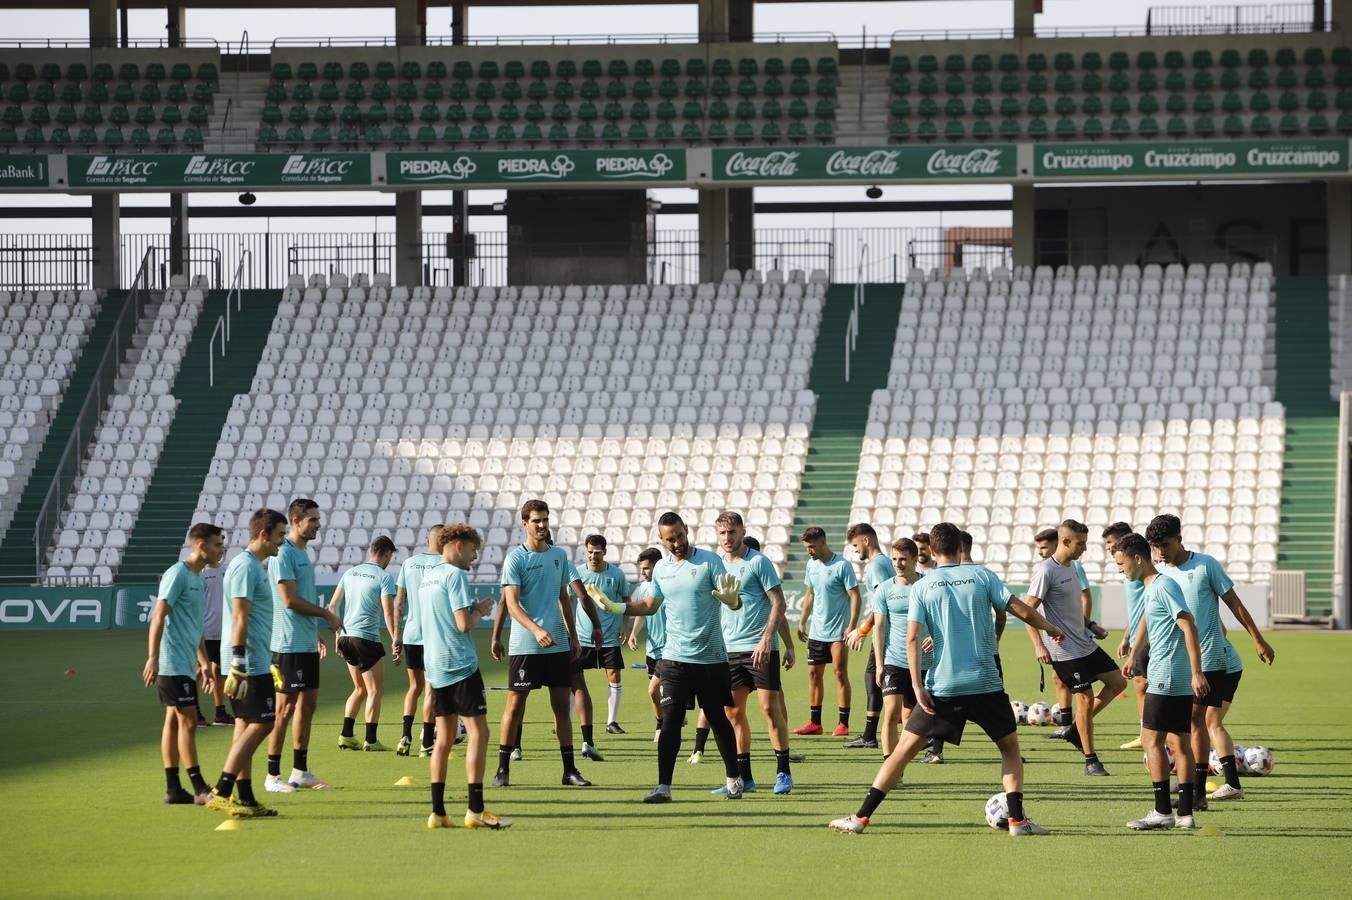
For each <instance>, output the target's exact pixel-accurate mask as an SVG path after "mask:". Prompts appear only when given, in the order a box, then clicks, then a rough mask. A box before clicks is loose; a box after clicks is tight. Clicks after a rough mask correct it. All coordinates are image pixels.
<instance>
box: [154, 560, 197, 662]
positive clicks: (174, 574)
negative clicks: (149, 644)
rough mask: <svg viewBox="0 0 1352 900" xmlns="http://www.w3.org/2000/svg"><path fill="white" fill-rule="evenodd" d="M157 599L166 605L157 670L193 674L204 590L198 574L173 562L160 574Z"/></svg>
mask: <svg viewBox="0 0 1352 900" xmlns="http://www.w3.org/2000/svg"><path fill="white" fill-rule="evenodd" d="M159 599H161V600H163V601H164V602H165V603H167V604H168V605H169V615H167V616H165V618H164V634H163V635H161V636H160V662H159V666H160V674H161V675H187V676H188V677H196V675H197V648H198V646H199V645H200V644H201V643H202V616H203V615H204V613H205V611H206V594H205V592H204V591H203V590H202V576H201V575H199V574H197V573H196V572H194V571H193V570H192V569H189V568H188V564H187V563H183V562H178V563H174V564H173V565H172V566H170V567H169V569H168V570H167V571H166V572H165V573H164V575H163V576H161V578H160V591H159Z"/></svg>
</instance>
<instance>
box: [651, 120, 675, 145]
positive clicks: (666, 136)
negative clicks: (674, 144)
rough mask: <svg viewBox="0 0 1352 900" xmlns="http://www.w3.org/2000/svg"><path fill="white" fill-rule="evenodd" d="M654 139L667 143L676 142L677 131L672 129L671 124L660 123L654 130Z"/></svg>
mask: <svg viewBox="0 0 1352 900" xmlns="http://www.w3.org/2000/svg"><path fill="white" fill-rule="evenodd" d="M653 139H654V140H657V141H661V142H662V143H666V142H668V141H674V140H676V131H675V129H673V128H672V127H671V123H670V122H659V123H657V127H656V128H654V129H653Z"/></svg>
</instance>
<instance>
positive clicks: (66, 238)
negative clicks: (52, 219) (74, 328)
mask: <svg viewBox="0 0 1352 900" xmlns="http://www.w3.org/2000/svg"><path fill="white" fill-rule="evenodd" d="M93 275H94V250H93V247H92V246H91V245H90V242H89V239H88V238H86V237H82V236H79V235H49V234H10V235H3V236H0V287H4V286H6V285H9V286H13V287H23V288H26V289H28V290H65V289H69V288H72V287H86V286H88V285H89V284H90V283H91V282H92V281H93Z"/></svg>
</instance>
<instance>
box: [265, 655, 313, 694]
mask: <svg viewBox="0 0 1352 900" xmlns="http://www.w3.org/2000/svg"><path fill="white" fill-rule="evenodd" d="M272 664H273V665H274V666H276V667H277V669H278V671H280V672H281V673H282V687H281V693H283V694H294V693H296V692H298V691H314V690H318V689H319V653H318V652H316V653H274V654H272Z"/></svg>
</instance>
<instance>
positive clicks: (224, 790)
mask: <svg viewBox="0 0 1352 900" xmlns="http://www.w3.org/2000/svg"><path fill="white" fill-rule="evenodd" d="M234 792H235V776H234V775H231V774H230V773H229V772H222V773H221V777H220V779H219V780H218V781H217V782H216V793H218V794H220V795H221V796H222V797H225V798H227V799H229V797H230V795H231V794H233V793H234Z"/></svg>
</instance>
